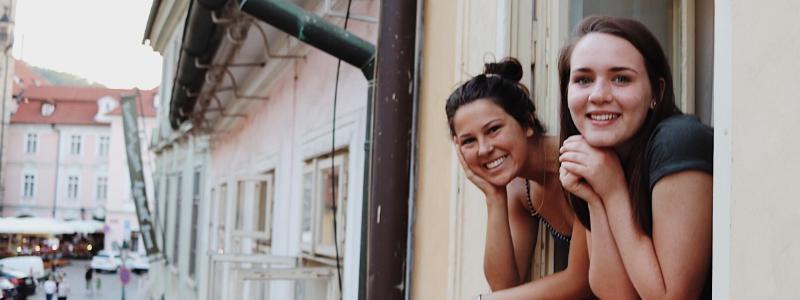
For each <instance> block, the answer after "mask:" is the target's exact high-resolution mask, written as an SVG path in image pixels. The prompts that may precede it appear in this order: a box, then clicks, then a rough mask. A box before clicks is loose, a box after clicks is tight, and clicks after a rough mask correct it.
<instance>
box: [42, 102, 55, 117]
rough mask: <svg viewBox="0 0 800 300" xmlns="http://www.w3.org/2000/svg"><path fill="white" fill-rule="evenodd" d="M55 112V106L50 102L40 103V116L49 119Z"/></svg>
mask: <svg viewBox="0 0 800 300" xmlns="http://www.w3.org/2000/svg"><path fill="white" fill-rule="evenodd" d="M55 111H56V105H55V104H53V103H50V102H42V111H41V114H42V116H45V117H49V116H52V115H53V113H54V112H55Z"/></svg>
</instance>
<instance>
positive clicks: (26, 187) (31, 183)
mask: <svg viewBox="0 0 800 300" xmlns="http://www.w3.org/2000/svg"><path fill="white" fill-rule="evenodd" d="M35 190H36V176H35V175H33V174H25V176H24V179H23V188H22V197H23V198H33V192H34V191H35Z"/></svg>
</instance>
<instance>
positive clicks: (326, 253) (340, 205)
mask: <svg viewBox="0 0 800 300" xmlns="http://www.w3.org/2000/svg"><path fill="white" fill-rule="evenodd" d="M347 157H348V151H347V150H340V151H337V152H336V153H335V154H334V156H333V157H331V156H321V157H315V158H312V159H309V160H307V161H306V162H305V166H304V168H303V178H305V176H306V175H307V174H311V176H312V180H311V183H310V184H311V186H310V187H311V189H310V192H311V194H310V195H311V198H310V201H311V203H310V206H311V209H310V211H306V209H303V210H304V212H303V213H306V212H308V213H310V215H309V216H310V222H311V224H310V225H311V227H310V228H311V232H310V235H311V236H310V241H308V242H306V241H303V239H302V236H301V240H300V249H301V250H302V251H303V252H304V253H306V254H308V255H311V256H322V257H335V256H336V252H335V248H334V245H322V244H320V242H319V237H320V234H321V231H322V225H323V224H322V223H321V218H322V216H321V213H322V197H321V193H322V192H323V191H321V188H320V186H321V185H322V184H323V181H322V178H321V177H322V176H321V174H322V171H323V170H324V169H328V168H330V165H331V161H333V164H334V166H335V167H338V168H339V182H338V187H337V193H336V197H337V199H336V218H337V220H339V221H338V222H337V227H338V228H335V230H337V235H338V241H337V242H338V244H339V256H340V257H344V236H345V235H344V234H345V227H344V226H345V223H346V222H345V217H346V213H345V211H346V210H347V181H348V179H347V174H348V172H347V161H348V159H347ZM307 184H308V183H307V182H305V180H303V196H302V197H303V200H302V201H304V202H305V201H306V199H305V198H306V195H305V193H306V191H307V188H308V186H306V185H307ZM303 205H305V204H303ZM303 218H305V217H304V216H303V217H301V235H302V234H303V232H302V227H304V226H305V225H304V224H302V222H303V220H302V219H303Z"/></svg>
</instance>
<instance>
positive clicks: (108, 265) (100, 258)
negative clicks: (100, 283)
mask: <svg viewBox="0 0 800 300" xmlns="http://www.w3.org/2000/svg"><path fill="white" fill-rule="evenodd" d="M89 265H90V266H91V268H92V269H94V270H95V271H98V272H99V271H107V272H117V270H119V267H120V265H122V259H121V258H120V256H119V253H113V252H108V251H99V252H97V254H96V255H95V256H94V257H92V262H91V263H90V264H89Z"/></svg>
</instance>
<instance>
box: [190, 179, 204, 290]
mask: <svg viewBox="0 0 800 300" xmlns="http://www.w3.org/2000/svg"><path fill="white" fill-rule="evenodd" d="M200 171H201V169H200V168H196V169H195V170H194V176H193V180H192V224H191V226H192V230H191V233H190V235H189V237H190V239H191V242H190V245H189V277H192V278H194V277H195V276H194V275H195V271H196V264H197V226H198V224H197V217H198V216H197V214H198V209H199V207H200V192H201V191H202V190H203V189H202V187H201V179H202V178H201V175H202V174H201V173H200Z"/></svg>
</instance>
